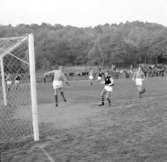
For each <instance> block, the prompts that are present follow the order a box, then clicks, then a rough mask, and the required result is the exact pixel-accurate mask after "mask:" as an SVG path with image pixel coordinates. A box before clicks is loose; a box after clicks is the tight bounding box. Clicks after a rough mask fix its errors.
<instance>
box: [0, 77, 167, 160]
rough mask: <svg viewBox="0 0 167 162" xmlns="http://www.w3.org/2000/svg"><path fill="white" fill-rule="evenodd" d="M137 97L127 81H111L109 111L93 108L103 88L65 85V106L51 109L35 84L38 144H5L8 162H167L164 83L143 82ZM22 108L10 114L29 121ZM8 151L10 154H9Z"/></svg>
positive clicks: (47, 95) (47, 94) (45, 87)
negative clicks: (142, 91) (38, 128)
mask: <svg viewBox="0 0 167 162" xmlns="http://www.w3.org/2000/svg"><path fill="white" fill-rule="evenodd" d="M145 87H146V90H147V92H146V93H145V94H144V96H143V98H142V99H139V98H138V94H137V91H136V87H135V84H134V82H133V81H132V80H129V79H120V80H115V87H114V91H113V95H112V106H111V107H108V105H107V103H106V105H105V106H104V107H98V106H97V105H98V103H99V102H100V91H101V89H102V88H103V85H101V84H99V83H98V82H94V85H93V86H90V84H89V82H88V81H71V86H70V87H67V86H65V88H64V91H65V95H66V97H67V100H68V102H67V103H63V101H62V99H61V97H59V100H60V104H59V105H60V106H59V107H57V108H55V106H54V99H53V91H52V85H51V83H46V84H45V83H39V84H38V85H37V93H38V103H39V106H38V108H39V122H40V136H41V140H40V142H38V143H33V142H32V141H29V142H25V143H22V144H18V145H17V148H16V147H14V146H13V145H12V146H11V145H9V147H8V148H9V149H7V150H3V151H2V160H3V161H5V162H6V161H8V162H22V161H26V162H32V161H33V162H37V161H40V162H45V161H46V162H49V161H56V162H57V161H58V162H65V161H66V162H96V161H97V162H145V161H147V162H164V161H167V154H166V151H167V126H166V125H167V119H166V116H167V100H166V98H167V93H166V92H167V79H166V78H165V77H164V78H148V79H147V80H146V81H145ZM29 110H30V108H29V106H28V105H26V104H25V105H24V106H23V107H22V108H20V109H19V110H17V111H16V112H15V113H14V116H15V118H17V119H20V121H22V120H23V119H24V120H25V121H28V122H29V121H31V113H30V111H29ZM10 147H11V149H10Z"/></svg>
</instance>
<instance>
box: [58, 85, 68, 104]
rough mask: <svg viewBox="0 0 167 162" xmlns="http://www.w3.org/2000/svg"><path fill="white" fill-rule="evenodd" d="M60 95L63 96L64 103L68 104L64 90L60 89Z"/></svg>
mask: <svg viewBox="0 0 167 162" xmlns="http://www.w3.org/2000/svg"><path fill="white" fill-rule="evenodd" d="M60 94H61V96H62V98H63V100H64V102H67V99H66V98H65V96H64V92H63V89H62V88H60Z"/></svg>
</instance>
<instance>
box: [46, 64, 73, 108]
mask: <svg viewBox="0 0 167 162" xmlns="http://www.w3.org/2000/svg"><path fill="white" fill-rule="evenodd" d="M49 74H53V75H54V77H53V83H52V84H53V89H54V98H55V105H56V107H58V92H60V94H61V96H62V98H63V100H64V102H67V100H66V98H65V96H64V92H63V82H65V83H66V84H67V85H70V84H69V82H68V80H67V78H66V76H65V74H64V73H63V67H62V66H59V68H58V69H57V70H52V71H49V72H46V73H45V74H44V76H46V75H49Z"/></svg>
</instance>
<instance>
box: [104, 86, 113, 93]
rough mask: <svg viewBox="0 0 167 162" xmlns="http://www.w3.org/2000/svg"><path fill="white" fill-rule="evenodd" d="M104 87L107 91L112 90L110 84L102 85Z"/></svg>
mask: <svg viewBox="0 0 167 162" xmlns="http://www.w3.org/2000/svg"><path fill="white" fill-rule="evenodd" d="M104 89H105V90H106V91H107V92H112V91H113V87H112V86H109V85H105V86H104Z"/></svg>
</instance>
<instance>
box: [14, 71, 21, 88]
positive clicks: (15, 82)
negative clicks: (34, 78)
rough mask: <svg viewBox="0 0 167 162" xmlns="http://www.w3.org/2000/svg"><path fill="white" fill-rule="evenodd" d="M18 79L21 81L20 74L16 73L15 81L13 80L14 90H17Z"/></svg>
mask: <svg viewBox="0 0 167 162" xmlns="http://www.w3.org/2000/svg"><path fill="white" fill-rule="evenodd" d="M20 81H21V75H20V74H16V76H15V81H14V84H15V89H16V90H17V89H18V87H19V84H20Z"/></svg>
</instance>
